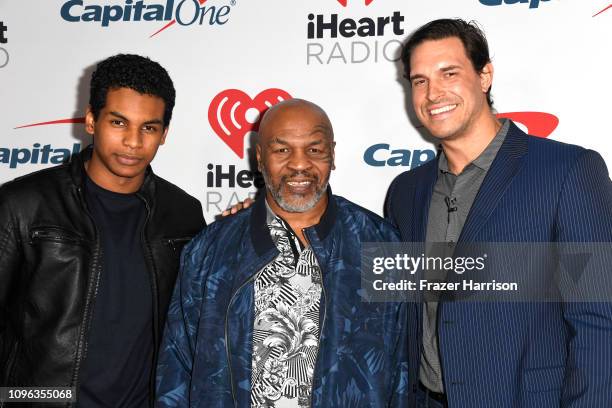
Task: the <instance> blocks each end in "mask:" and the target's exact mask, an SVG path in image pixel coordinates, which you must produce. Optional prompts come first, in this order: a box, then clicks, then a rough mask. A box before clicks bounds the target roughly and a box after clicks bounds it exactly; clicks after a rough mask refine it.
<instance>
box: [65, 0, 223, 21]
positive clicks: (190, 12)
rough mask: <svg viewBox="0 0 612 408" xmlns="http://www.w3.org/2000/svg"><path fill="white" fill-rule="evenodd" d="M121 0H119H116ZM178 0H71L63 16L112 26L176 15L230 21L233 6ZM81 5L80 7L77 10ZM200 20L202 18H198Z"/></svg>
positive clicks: (66, 3)
mask: <svg viewBox="0 0 612 408" xmlns="http://www.w3.org/2000/svg"><path fill="white" fill-rule="evenodd" d="M115 1H117V0H115ZM174 3H175V0H166V2H165V5H164V4H146V3H145V0H124V4H123V5H121V4H115V5H104V6H102V5H98V4H90V5H85V4H84V0H68V1H66V2H65V3H64V4H63V5H62V7H61V9H60V15H61V17H62V18H63V19H64V20H66V21H69V22H79V21H86V22H91V21H96V22H100V24H101V26H102V27H108V26H109V25H110V24H111V23H113V22H116V21H142V20H144V21H170V20H171V19H172V18H173V17H174V19H175V20H176V22H177V23H179V25H182V26H189V25H192V24H196V23H198V22H199V24H200V25H203V24H208V25H211V26H212V25H224V24H226V23H227V22H228V21H229V14H230V11H231V7H230V6H227V5H225V6H221V7H218V6H200V2H199V1H198V0H180V1H179V2H178V6H177V7H176V10H175V9H174ZM77 8H78V11H77ZM198 20H199V21H198Z"/></svg>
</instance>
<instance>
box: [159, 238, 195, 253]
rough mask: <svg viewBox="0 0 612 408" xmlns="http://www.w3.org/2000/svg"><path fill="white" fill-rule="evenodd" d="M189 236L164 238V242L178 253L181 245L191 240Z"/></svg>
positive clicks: (181, 247)
mask: <svg viewBox="0 0 612 408" xmlns="http://www.w3.org/2000/svg"><path fill="white" fill-rule="evenodd" d="M191 238H192V237H181V238H164V243H165V244H166V245H168V246H169V247H170V248H172V250H173V251H174V252H175V253H176V254H177V255H180V254H181V251H182V250H183V247H184V246H185V245H187V243H188V242H189V241H191Z"/></svg>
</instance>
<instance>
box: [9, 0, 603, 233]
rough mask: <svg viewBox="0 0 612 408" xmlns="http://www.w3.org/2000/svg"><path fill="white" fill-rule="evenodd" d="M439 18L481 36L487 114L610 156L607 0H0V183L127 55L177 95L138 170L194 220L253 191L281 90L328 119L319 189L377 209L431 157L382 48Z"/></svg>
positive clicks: (32, 162) (55, 153)
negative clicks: (151, 156)
mask: <svg viewBox="0 0 612 408" xmlns="http://www.w3.org/2000/svg"><path fill="white" fill-rule="evenodd" d="M441 17H461V18H464V19H467V20H476V21H477V22H478V23H479V24H480V25H481V27H482V28H483V29H484V31H485V33H486V34H487V38H488V40H489V45H490V48H491V55H492V60H493V64H494V67H495V77H494V81H493V90H492V93H493V98H494V100H495V108H496V111H497V112H498V114H499V115H500V116H503V117H509V118H512V119H514V120H515V121H516V122H517V123H518V124H519V125H520V126H521V127H523V129H525V130H528V131H529V132H530V133H531V134H533V135H536V136H537V137H548V138H551V139H555V140H559V141H563V142H567V143H575V144H580V145H582V146H585V147H588V148H591V149H594V150H597V151H598V152H600V153H601V154H602V156H603V157H604V158H605V160H606V162H607V164H608V167H612V132H611V131H610V123H609V118H610V113H609V111H610V106H611V104H610V95H612V86H611V79H610V78H611V76H610V69H611V68H610V67H612V4H611V3H610V0H427V1H424V0H308V1H286V0H0V98H1V103H2V109H1V115H0V184H1V183H3V182H6V181H8V180H11V179H13V178H15V177H18V176H21V175H24V174H27V173H30V172H33V171H37V170H40V169H43V168H45V167H49V166H54V165H57V164H58V163H61V162H62V161H65V160H67V159H69V158H70V156H71V155H72V154H73V153H75V152H78V151H80V150H81V149H82V148H84V147H85V146H87V145H88V144H89V143H90V142H91V140H90V138H89V136H88V135H87V134H86V133H85V132H84V129H83V124H82V118H83V116H84V112H85V107H86V104H87V100H88V84H89V78H90V75H91V72H92V70H93V69H94V67H95V64H96V63H97V62H98V61H100V60H102V59H104V58H106V57H108V56H110V55H113V54H117V53H137V54H141V55H145V56H148V57H150V58H151V59H153V60H155V61H158V62H159V63H160V64H161V65H163V66H164V67H165V68H166V69H167V70H168V71H169V73H170V75H171V77H172V78H173V80H174V83H175V87H176V90H177V102H176V108H175V111H174V116H173V120H172V123H171V126H170V132H169V136H168V139H167V141H166V144H165V145H164V146H162V147H161V148H160V150H159V153H158V155H157V157H156V159H155V160H154V161H153V167H154V170H155V171H156V172H157V173H158V174H159V175H161V176H162V177H164V178H166V179H168V180H170V181H172V182H173V183H175V184H177V185H178V186H180V187H181V188H183V189H184V190H186V191H187V192H189V193H190V194H192V195H194V196H195V197H197V198H198V199H200V201H201V202H202V206H203V208H204V212H205V216H206V220H207V222H211V221H213V220H214V218H215V216H217V215H218V214H219V213H220V212H221V211H222V210H223V209H225V208H227V207H228V206H229V205H231V204H233V203H235V202H236V201H238V200H242V199H244V198H245V197H247V196H249V195H253V194H254V193H255V192H256V190H257V188H258V187H261V177H260V176H259V175H258V174H256V173H254V171H253V170H255V169H256V166H255V164H254V158H253V153H254V140H255V133H254V131H253V130H254V129H256V128H257V121H258V118H259V115H260V112H262V111H263V110H265V109H266V108H267V107H268V106H271V105H272V104H274V103H277V102H278V101H279V100H284V99H287V98H291V97H299V98H304V99H309V100H311V101H313V102H316V103H318V104H319V105H321V106H322V107H323V108H324V109H325V110H326V111H327V112H328V114H329V116H330V118H331V121H332V123H333V126H334V130H335V134H336V141H337V147H336V167H337V169H336V170H335V171H334V172H333V173H332V178H331V185H332V187H333V189H334V192H335V193H337V194H340V195H343V196H345V197H347V198H349V199H351V200H353V201H355V202H357V203H359V204H361V205H363V206H365V207H367V208H369V209H371V210H373V211H375V212H377V213H379V214H382V209H383V201H384V197H385V194H386V191H387V187H388V185H389V183H390V182H391V180H392V179H393V178H394V177H395V176H396V175H397V174H399V173H400V172H403V171H406V170H409V169H412V168H414V167H416V166H419V165H421V164H422V163H424V162H426V161H427V160H430V159H432V158H434V157H435V151H436V146H435V145H434V144H433V143H432V142H431V140H430V138H429V137H428V136H427V134H426V133H425V131H424V129H423V128H421V127H420V126H419V124H418V122H417V121H416V120H415V119H414V114H413V113H412V112H411V107H410V103H409V100H408V99H407V92H406V89H407V88H406V86H407V83H406V81H405V80H404V79H403V77H402V66H401V63H400V62H399V60H398V59H399V51H400V47H401V44H402V42H403V41H404V40H405V39H406V38H407V37H408V35H409V34H410V33H411V32H412V31H413V30H415V29H416V28H417V27H418V26H420V25H422V24H424V23H426V22H427V21H429V20H432V19H436V18H441Z"/></svg>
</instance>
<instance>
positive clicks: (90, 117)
mask: <svg viewBox="0 0 612 408" xmlns="http://www.w3.org/2000/svg"><path fill="white" fill-rule="evenodd" d="M95 124H96V120H95V119H94V114H93V112H92V111H91V106H87V110H86V111H85V131H86V132H87V133H89V134H90V135H92V136H93V134H94V125H95Z"/></svg>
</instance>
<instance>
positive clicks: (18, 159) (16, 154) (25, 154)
mask: <svg viewBox="0 0 612 408" xmlns="http://www.w3.org/2000/svg"><path fill="white" fill-rule="evenodd" d="M31 155H32V153H30V150H29V149H13V151H12V153H11V161H10V164H9V167H10V168H11V169H14V168H16V167H17V165H18V164H23V163H28V162H29V161H30V156H31Z"/></svg>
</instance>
